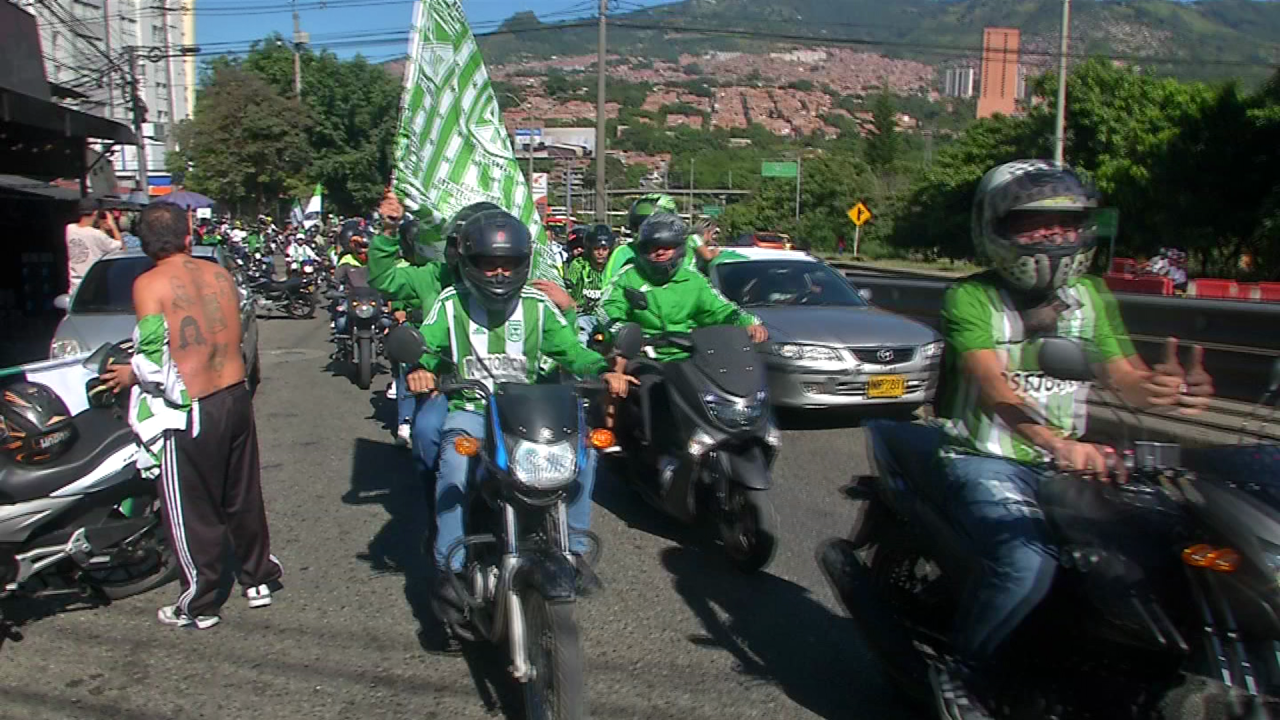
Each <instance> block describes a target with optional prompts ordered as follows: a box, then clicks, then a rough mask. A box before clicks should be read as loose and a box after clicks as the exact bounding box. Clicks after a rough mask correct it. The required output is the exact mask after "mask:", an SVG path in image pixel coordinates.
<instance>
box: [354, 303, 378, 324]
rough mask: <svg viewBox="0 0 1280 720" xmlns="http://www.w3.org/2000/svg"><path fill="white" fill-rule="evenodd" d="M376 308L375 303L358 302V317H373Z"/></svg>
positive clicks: (362, 318)
mask: <svg viewBox="0 0 1280 720" xmlns="http://www.w3.org/2000/svg"><path fill="white" fill-rule="evenodd" d="M374 309H375V308H374V307H373V305H370V304H368V303H356V317H358V318H360V319H361V320H368V319H369V318H371V317H373V312H374Z"/></svg>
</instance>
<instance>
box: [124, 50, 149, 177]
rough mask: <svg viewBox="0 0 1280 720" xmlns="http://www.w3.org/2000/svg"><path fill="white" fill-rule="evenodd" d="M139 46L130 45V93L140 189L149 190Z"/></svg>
mask: <svg viewBox="0 0 1280 720" xmlns="http://www.w3.org/2000/svg"><path fill="white" fill-rule="evenodd" d="M137 50H138V48H137V46H136V45H130V46H129V47H128V51H127V52H128V54H129V77H128V80H129V83H128V88H129V93H130V94H131V95H132V97H133V134H134V135H137V136H138V190H140V191H141V192H142V193H143V194H146V192H147V186H148V183H147V138H146V137H145V136H143V134H142V122H143V121H144V120H145V119H146V114H147V106H146V103H144V102H143V101H142V98H141V97H140V96H139V95H138V52H137Z"/></svg>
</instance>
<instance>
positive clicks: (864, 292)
mask: <svg viewBox="0 0 1280 720" xmlns="http://www.w3.org/2000/svg"><path fill="white" fill-rule="evenodd" d="M858 295H859V296H861V297H862V299H863V300H866V301H867V302H871V288H858Z"/></svg>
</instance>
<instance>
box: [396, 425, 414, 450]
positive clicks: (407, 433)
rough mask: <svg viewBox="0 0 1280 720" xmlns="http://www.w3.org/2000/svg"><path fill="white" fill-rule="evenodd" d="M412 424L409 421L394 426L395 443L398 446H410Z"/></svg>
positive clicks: (411, 441)
mask: <svg viewBox="0 0 1280 720" xmlns="http://www.w3.org/2000/svg"><path fill="white" fill-rule="evenodd" d="M412 434H413V426H412V425H410V424H409V423H400V426H399V427H397V428H396V445H397V446H399V447H412V445H413V440H412V439H411V436H412Z"/></svg>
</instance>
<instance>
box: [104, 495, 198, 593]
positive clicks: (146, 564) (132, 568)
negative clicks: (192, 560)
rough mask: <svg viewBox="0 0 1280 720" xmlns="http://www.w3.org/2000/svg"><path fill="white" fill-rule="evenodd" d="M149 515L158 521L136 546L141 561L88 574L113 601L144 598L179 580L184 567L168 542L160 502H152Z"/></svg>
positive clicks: (171, 544)
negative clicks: (179, 564) (151, 592)
mask: <svg viewBox="0 0 1280 720" xmlns="http://www.w3.org/2000/svg"><path fill="white" fill-rule="evenodd" d="M136 500H141V498H137V499H135V501H136ZM146 512H147V514H150V515H154V516H155V520H156V522H155V524H154V525H152V526H151V528H150V529H149V530H147V532H146V533H145V534H144V535H143V536H142V537H141V538H139V539H138V540H137V542H136V543H135V548H136V549H137V551H138V554H139V556H140V561H139V562H137V563H130V564H121V565H114V566H112V567H108V568H105V569H102V570H92V571H88V572H86V575H87V579H88V580H89V581H90V582H91V583H93V584H94V585H95V586H96V587H98V588H99V589H101V590H102V593H103V595H106V597H107V598H108V599H110V600H122V599H124V598H127V597H133V596H134V595H141V594H142V593H144V592H148V591H151V590H154V589H156V588H158V587H163V586H165V585H168V584H169V583H171V582H173V581H174V580H177V579H178V573H179V572H180V571H181V568H180V567H179V566H178V558H177V556H176V555H175V554H174V549H173V543H172V542H171V541H170V539H169V528H168V526H167V525H166V524H165V522H164V520H163V519H161V517H160V503H159V501H158V500H156V499H154V498H153V499H151V504H150V505H149V506H148V508H147V511H146Z"/></svg>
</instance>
